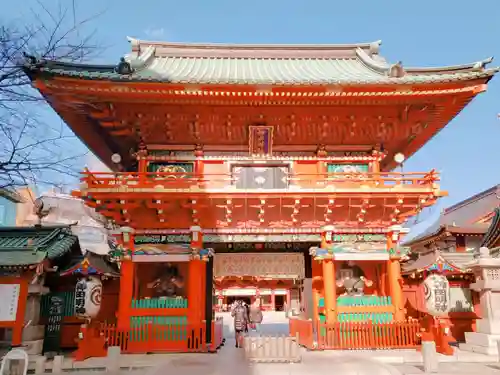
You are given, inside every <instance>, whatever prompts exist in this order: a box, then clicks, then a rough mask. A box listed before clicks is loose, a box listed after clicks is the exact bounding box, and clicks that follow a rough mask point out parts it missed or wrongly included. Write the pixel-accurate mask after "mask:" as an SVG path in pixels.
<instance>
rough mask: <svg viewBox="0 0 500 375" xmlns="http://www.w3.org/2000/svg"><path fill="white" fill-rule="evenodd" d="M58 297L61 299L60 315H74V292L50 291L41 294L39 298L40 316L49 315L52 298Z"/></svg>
mask: <svg viewBox="0 0 500 375" xmlns="http://www.w3.org/2000/svg"><path fill="white" fill-rule="evenodd" d="M53 297H59V298H61V299H63V301H64V302H63V311H62V316H63V317H67V316H75V292H74V291H69V292H52V293H49V294H45V295H43V296H42V298H41V300H40V316H41V317H42V318H48V317H49V310H50V306H51V305H52V298H53Z"/></svg>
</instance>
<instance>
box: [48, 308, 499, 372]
mask: <svg viewBox="0 0 500 375" xmlns="http://www.w3.org/2000/svg"><path fill="white" fill-rule="evenodd" d="M217 315H220V316H223V317H224V335H225V338H226V345H225V346H224V347H223V348H221V350H220V351H219V353H217V354H199V353H193V354H156V355H153V354H151V355H139V354H138V355H124V356H122V358H121V360H120V364H121V367H122V371H120V374H122V373H123V374H130V375H135V374H139V373H140V374H141V375H144V374H145V375H168V374H170V373H172V374H177V373H181V375H195V374H196V375H200V374H202V375H219V374H229V375H268V374H273V375H308V374H310V375H316V374H318V375H319V374H321V375H325V374H329V373H335V374H339V375H344V374H345V375H350V374H357V375H363V374H369V375H385V374H392V375H397V374H404V375H417V374H423V373H424V372H423V366H422V355H421V354H420V353H419V352H417V351H415V350H380V351H312V352H309V351H306V350H303V351H302V355H303V361H302V363H298V364H251V363H248V362H247V361H246V360H245V358H244V352H243V350H241V349H236V348H235V347H234V331H233V327H232V326H233V325H232V320H231V318H230V314H229V313H222V314H217ZM262 331H263V333H266V334H288V319H286V317H285V314H284V313H279V312H277V313H271V312H266V313H265V316H264V322H263V326H262ZM439 362H440V364H439V370H440V372H439V374H440V375H447V374H453V375H478V374H479V375H493V374H498V375H500V363H498V359H497V357H496V356H485V355H482V354H477V353H468V352H462V351H460V350H457V352H456V353H455V355H454V356H442V355H440V356H439ZM105 366H106V359H105V358H91V359H88V360H86V361H84V362H72V361H71V360H70V359H69V358H68V359H66V360H65V363H64V366H63V368H64V369H65V370H66V371H67V370H71V369H75V370H76V369H78V375H90V374H87V372H90V371H88V370H91V369H92V370H97V369H103V368H105ZM47 367H48V369H50V368H51V366H50V362H49V363H48V366H47ZM92 373H93V374H94V375H95V373H96V372H95V371H92Z"/></svg>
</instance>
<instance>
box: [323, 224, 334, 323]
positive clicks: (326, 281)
mask: <svg viewBox="0 0 500 375" xmlns="http://www.w3.org/2000/svg"><path fill="white" fill-rule="evenodd" d="M334 232H335V227H333V226H331V225H327V226H326V227H324V228H323V230H322V233H321V248H322V249H328V248H330V247H331V246H332V242H333V234H334ZM321 263H322V268H323V293H324V301H325V316H326V322H327V323H334V322H335V321H336V320H337V287H336V284H335V263H334V261H333V257H332V258H329V259H323V260H322V261H321Z"/></svg>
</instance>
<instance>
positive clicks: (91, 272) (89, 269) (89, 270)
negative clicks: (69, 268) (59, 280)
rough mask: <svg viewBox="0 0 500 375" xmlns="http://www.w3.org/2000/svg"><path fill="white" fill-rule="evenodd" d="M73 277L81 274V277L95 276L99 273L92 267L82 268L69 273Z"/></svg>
mask: <svg viewBox="0 0 500 375" xmlns="http://www.w3.org/2000/svg"><path fill="white" fill-rule="evenodd" d="M71 273H72V274H73V275H76V274H83V275H96V274H98V273H100V272H99V271H97V270H96V269H95V268H94V267H87V268H86V269H84V268H82V267H78V268H77V269H74V270H73V272H71Z"/></svg>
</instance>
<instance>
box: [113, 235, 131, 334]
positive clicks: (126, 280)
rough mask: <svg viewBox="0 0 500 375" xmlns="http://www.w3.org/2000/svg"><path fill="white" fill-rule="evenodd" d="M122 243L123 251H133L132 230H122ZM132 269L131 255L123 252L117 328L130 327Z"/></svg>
mask: <svg viewBox="0 0 500 375" xmlns="http://www.w3.org/2000/svg"><path fill="white" fill-rule="evenodd" d="M124 229H125V228H123V230H124ZM122 243H123V247H124V248H125V251H128V250H130V251H132V252H133V251H134V235H133V233H132V231H129V230H127V231H125V230H124V232H123V238H122ZM134 271H135V270H134V263H133V262H132V257H131V256H130V255H128V254H125V255H124V257H123V259H122V261H121V266H120V299H119V302H118V322H117V323H118V324H117V326H118V328H119V329H128V328H130V317H131V315H132V314H131V305H132V298H133V297H134Z"/></svg>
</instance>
